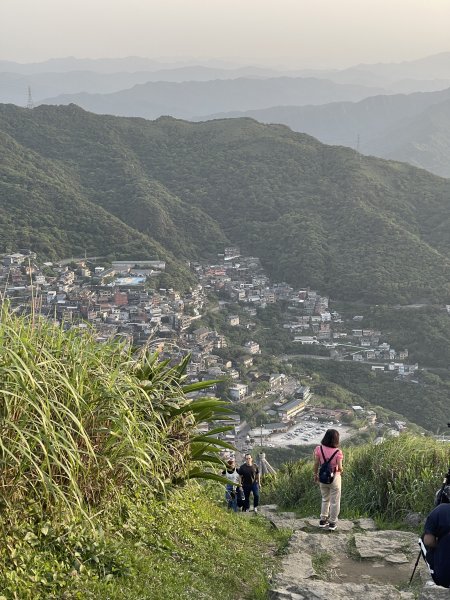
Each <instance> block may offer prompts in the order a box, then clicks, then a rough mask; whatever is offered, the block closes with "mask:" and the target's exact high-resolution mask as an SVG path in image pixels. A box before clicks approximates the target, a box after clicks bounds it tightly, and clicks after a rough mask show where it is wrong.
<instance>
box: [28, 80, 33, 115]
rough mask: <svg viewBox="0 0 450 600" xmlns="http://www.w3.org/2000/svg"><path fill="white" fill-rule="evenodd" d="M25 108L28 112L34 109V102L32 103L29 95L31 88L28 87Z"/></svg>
mask: <svg viewBox="0 0 450 600" xmlns="http://www.w3.org/2000/svg"><path fill="white" fill-rule="evenodd" d="M27 108H28V109H29V110H32V109H33V108H34V102H33V96H32V95H31V87H30V86H28V101H27Z"/></svg>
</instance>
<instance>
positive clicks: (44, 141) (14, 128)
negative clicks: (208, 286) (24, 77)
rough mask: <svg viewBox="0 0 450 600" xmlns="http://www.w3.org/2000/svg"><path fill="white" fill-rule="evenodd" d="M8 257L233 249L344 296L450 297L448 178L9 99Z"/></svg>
mask: <svg viewBox="0 0 450 600" xmlns="http://www.w3.org/2000/svg"><path fill="white" fill-rule="evenodd" d="M0 134H1V138H0V151H1V158H2V161H3V164H4V165H5V169H4V173H3V177H2V179H1V180H0V201H1V202H0V217H1V219H2V222H3V224H4V226H3V229H2V230H3V241H2V243H1V247H0V251H6V250H8V249H9V250H14V249H15V248H17V247H23V246H25V247H26V246H31V247H33V248H34V249H36V250H38V251H40V252H41V253H42V254H43V255H47V256H48V255H51V256H53V257H54V256H57V255H58V254H59V255H61V254H62V253H63V254H64V255H67V254H70V253H71V252H74V253H79V252H80V249H85V250H86V251H87V252H88V253H90V254H93V255H95V254H108V255H111V254H114V255H116V256H118V255H120V256H124V255H127V256H130V255H131V254H133V255H134V256H136V254H138V255H140V256H141V257H142V256H148V257H149V256H152V257H153V256H158V257H159V258H163V259H166V260H168V261H169V270H171V271H172V273H175V272H177V271H179V272H182V271H183V269H185V267H184V265H185V261H186V260H193V259H194V260H195V259H198V258H201V257H202V256H213V255H214V254H215V253H216V252H219V251H222V250H223V246H224V245H227V244H230V243H232V244H238V245H240V246H241V247H242V249H243V251H245V252H249V253H252V254H255V255H256V256H259V257H260V258H261V260H262V261H263V264H264V266H265V267H266V268H267V269H268V272H269V273H270V275H271V277H272V278H273V279H274V280H276V281H280V280H286V281H289V282H291V283H292V284H293V285H302V286H308V285H309V286H311V287H313V288H316V289H320V290H321V291H322V292H323V293H329V294H331V295H332V296H333V297H335V298H341V299H352V300H355V301H356V300H358V299H360V300H365V301H371V302H374V301H375V302H377V303H381V302H388V303H389V302H404V301H410V300H414V301H415V300H417V299H420V298H427V299H431V300H434V301H448V299H449V281H450V277H449V276H450V233H449V232H450V211H449V208H450V181H447V180H445V179H441V178H438V177H435V176H433V175H431V174H429V173H427V172H425V171H421V170H417V169H414V168H413V167H410V166H408V165H404V164H400V163H389V162H386V161H383V160H379V159H374V158H366V157H362V156H361V155H358V154H357V153H355V152H354V151H352V150H349V149H347V148H335V147H331V146H325V145H323V144H321V143H319V142H318V141H317V140H315V139H314V138H311V137H309V136H307V135H304V134H298V133H293V132H292V131H290V130H289V129H288V128H286V127H284V126H279V125H277V126H267V125H262V124H259V123H257V122H255V121H252V120H249V119H234V120H223V121H212V122H206V123H189V122H184V121H179V120H176V119H173V118H160V119H158V120H157V121H154V122H149V121H145V120H142V119H129V118H117V117H111V116H99V115H95V114H91V113H87V112H85V111H83V110H81V109H80V108H78V107H76V106H74V105H70V106H61V107H53V106H42V107H38V108H36V109H34V110H26V109H19V108H17V107H14V106H12V105H0Z"/></svg>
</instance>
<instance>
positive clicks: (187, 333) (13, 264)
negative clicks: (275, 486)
mask: <svg viewBox="0 0 450 600" xmlns="http://www.w3.org/2000/svg"><path fill="white" fill-rule="evenodd" d="M191 269H192V270H193V272H194V273H195V274H196V275H197V278H198V284H197V285H196V286H193V287H192V288H191V289H189V290H188V291H187V292H184V293H181V292H179V291H177V290H174V289H171V288H169V289H162V288H160V289H152V278H154V277H155V276H158V275H159V274H161V273H162V272H163V271H164V270H165V263H164V262H163V261H160V260H138V261H114V262H112V263H110V264H103V265H102V263H101V262H98V263H97V262H96V261H93V260H86V259H85V260H75V261H74V260H72V261H63V262H62V263H57V264H56V263H55V264H53V263H50V262H47V263H43V264H38V262H37V257H36V254H35V253H34V252H32V251H29V250H21V251H19V252H16V253H14V254H8V255H5V256H4V257H3V259H2V264H1V266H0V289H1V290H2V292H1V299H2V300H3V299H7V300H8V301H9V303H10V305H11V307H12V308H13V309H14V310H16V311H18V312H23V313H26V312H29V311H31V310H33V311H34V312H35V313H36V312H38V313H40V314H42V315H44V316H45V317H46V318H47V319H50V320H54V321H55V322H59V323H62V324H63V325H64V326H65V327H67V328H72V327H78V328H86V327H88V326H89V325H91V326H92V327H93V328H94V330H95V332H96V338H97V340H98V341H99V342H102V341H106V340H109V339H112V338H121V339H123V340H125V341H126V342H128V343H130V344H133V345H134V346H142V345H150V346H151V347H152V348H154V349H157V350H158V351H159V352H160V353H161V354H162V355H163V356H164V357H167V358H170V359H172V360H174V361H177V360H181V359H182V358H183V357H184V356H185V355H186V354H187V353H190V354H191V357H192V358H191V361H190V363H189V366H188V375H189V376H190V377H191V378H192V379H195V378H198V379H200V378H214V379H217V378H221V377H226V378H227V379H228V380H231V381H232V383H231V384H230V386H229V388H228V390H227V391H228V396H229V397H230V398H231V399H232V400H234V401H236V402H240V401H243V400H244V399H245V398H247V397H248V396H249V385H248V383H246V382H242V381H241V380H240V375H241V374H240V370H241V369H242V368H246V369H247V368H250V367H251V366H252V364H253V357H254V356H256V355H258V354H260V353H261V348H260V345H259V344H258V343H257V342H255V341H254V340H252V339H251V334H250V333H249V336H248V337H249V339H248V340H247V341H246V342H245V343H244V344H243V346H242V355H241V357H240V358H239V361H238V362H236V361H234V362H233V361H230V360H227V359H225V358H222V357H221V356H219V355H218V354H217V353H216V351H217V350H221V349H223V348H225V347H226V346H227V339H226V337H225V336H224V335H223V333H220V332H218V331H215V330H213V329H208V328H206V327H196V321H197V320H199V319H200V318H201V317H202V316H203V315H204V314H205V311H206V310H208V308H207V305H208V294H210V293H211V292H213V293H215V294H219V297H220V298H221V299H222V301H221V302H220V303H219V307H220V305H226V306H227V308H228V309H230V307H231V311H229V310H228V313H229V314H228V317H227V319H228V325H229V326H230V327H240V326H241V323H240V320H241V319H240V317H239V314H238V313H239V311H238V310H237V308H238V307H240V309H242V310H243V311H244V314H246V316H247V317H248V318H251V317H252V316H256V311H257V309H258V308H259V309H264V308H265V307H266V306H267V305H268V304H273V303H276V302H279V301H283V302H284V303H285V304H286V306H287V312H286V314H287V320H286V322H285V323H284V324H283V325H282V326H283V328H284V329H287V330H289V332H291V333H292V336H293V338H292V341H293V342H296V343H299V344H301V345H316V344H317V345H321V346H323V347H325V348H327V349H328V350H329V352H330V356H331V357H332V358H338V359H342V358H347V359H349V358H351V359H352V360H353V361H367V362H373V363H375V364H372V369H374V370H387V371H393V370H394V371H398V374H399V376H402V377H406V376H410V375H411V374H413V373H414V371H416V370H417V364H415V365H406V364H405V363H404V359H405V358H407V356H408V351H407V350H403V351H401V352H398V353H397V352H396V351H395V350H394V349H392V348H391V347H390V345H389V344H387V343H386V342H384V343H380V336H381V332H379V331H375V330H372V329H362V328H359V329H356V328H355V326H354V324H351V325H350V326H348V324H346V323H345V322H344V320H343V318H342V317H341V315H340V314H339V313H337V312H335V311H330V309H329V299H328V297H326V296H321V295H320V294H318V293H317V292H316V291H314V290H309V289H301V290H294V288H293V287H292V286H290V285H288V284H287V283H284V282H282V283H272V282H271V281H270V280H269V278H268V277H267V275H266V274H265V272H264V270H263V268H262V266H261V263H260V261H259V259H258V258H256V257H247V256H242V255H241V253H240V250H239V248H237V247H228V248H225V251H224V253H223V254H220V255H218V257H217V259H216V260H214V261H213V262H204V263H192V264H191ZM233 306H236V314H234V313H233ZM242 310H241V311H240V312H242ZM362 319H363V317H362V316H355V317H354V319H353V321H355V322H359V321H361V320H362ZM246 321H247V323H246V327H247V328H250V325H251V322H250V323H249V322H248V319H246ZM219 354H220V353H219ZM222 356H223V353H222ZM376 361H377V362H376ZM264 377H265V378H266V380H267V382H268V383H269V390H272V389H273V388H272V386H273V385H274V386H277V385H279V382H280V378H281V377H282V375H280V374H275V375H271V374H262V378H263V379H262V380H264ZM272 379H273V381H272ZM258 381H261V375H259V379H258ZM275 382H277V383H275ZM299 400H300V398H299V397H298V396H294V399H293V400H291V401H290V402H289V405H286V406H285V408H284V409H283V410H284V412H283V410H280V411H279V413H280V414H279V417H280V420H281V421H285V420H286V418H287V416H286V415H289V414H290V412H291V411H294V412H295V411H296V410H297V407H298V406H300V405H301V402H299ZM290 404H292V406H290Z"/></svg>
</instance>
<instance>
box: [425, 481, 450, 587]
mask: <svg viewBox="0 0 450 600" xmlns="http://www.w3.org/2000/svg"><path fill="white" fill-rule="evenodd" d="M440 502H441V504H439V505H438V506H436V508H434V509H433V510H432V511H431V512H430V514H429V515H428V517H427V520H426V522H425V527H424V534H423V543H424V544H425V547H426V556H425V560H426V561H427V563H428V564H429V566H430V569H431V570H432V571H433V574H432V577H433V580H434V582H435V583H437V585H440V586H442V587H446V588H448V587H450V486H445V488H444V490H443V493H442V494H441V498H440Z"/></svg>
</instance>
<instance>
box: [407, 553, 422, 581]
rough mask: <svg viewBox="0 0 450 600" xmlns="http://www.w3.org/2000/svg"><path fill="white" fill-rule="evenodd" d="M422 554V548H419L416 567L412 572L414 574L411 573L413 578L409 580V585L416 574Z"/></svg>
mask: <svg viewBox="0 0 450 600" xmlns="http://www.w3.org/2000/svg"><path fill="white" fill-rule="evenodd" d="M421 554H422V550H419V556H418V557H417V560H416V564H415V565H414V569H413V572H412V575H411V579H410V580H409V583H408V585H411V581H412V580H413V577H414V574H415V572H416V569H417V565H418V564H419V560H420V556H421Z"/></svg>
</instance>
